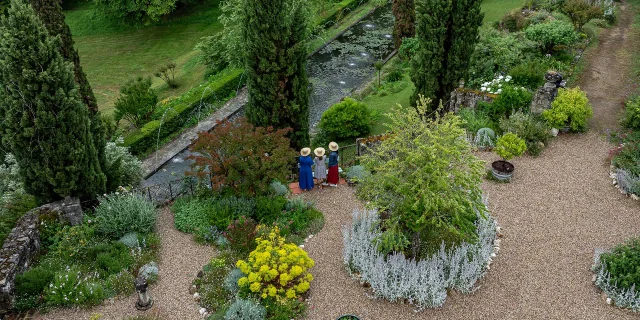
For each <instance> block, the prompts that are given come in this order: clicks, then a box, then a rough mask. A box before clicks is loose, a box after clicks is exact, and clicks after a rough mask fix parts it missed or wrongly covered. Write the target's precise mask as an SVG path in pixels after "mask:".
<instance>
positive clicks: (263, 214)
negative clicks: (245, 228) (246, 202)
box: [255, 197, 287, 223]
mask: <svg viewBox="0 0 640 320" xmlns="http://www.w3.org/2000/svg"><path fill="white" fill-rule="evenodd" d="M286 204H287V199H286V198H284V197H258V198H256V213H255V219H256V220H257V221H258V222H261V223H269V222H273V221H276V219H278V217H279V216H280V215H281V214H282V211H283V210H284V207H285V205H286Z"/></svg>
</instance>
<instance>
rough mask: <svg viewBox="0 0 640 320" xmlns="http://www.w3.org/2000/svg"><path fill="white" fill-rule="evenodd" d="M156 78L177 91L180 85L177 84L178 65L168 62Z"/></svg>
mask: <svg viewBox="0 0 640 320" xmlns="http://www.w3.org/2000/svg"><path fill="white" fill-rule="evenodd" d="M153 75H154V76H156V77H158V78H160V79H162V81H164V82H165V83H166V84H167V85H168V86H169V87H170V88H172V89H175V88H177V87H178V83H177V82H176V63H175V62H168V63H166V64H163V65H162V66H161V67H160V69H158V71H156V73H154V74H153Z"/></svg>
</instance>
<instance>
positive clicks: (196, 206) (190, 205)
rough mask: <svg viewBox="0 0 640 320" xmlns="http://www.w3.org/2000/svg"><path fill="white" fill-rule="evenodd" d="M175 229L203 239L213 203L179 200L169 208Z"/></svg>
mask: <svg viewBox="0 0 640 320" xmlns="http://www.w3.org/2000/svg"><path fill="white" fill-rule="evenodd" d="M171 209H172V211H173V212H174V219H173V223H174V225H175V227H176V229H178V230H180V231H182V232H186V233H194V234H196V235H197V236H199V237H204V235H205V233H206V231H207V228H208V227H209V226H210V224H209V214H210V213H211V211H213V201H212V200H209V199H199V198H188V197H184V198H179V199H178V200H176V202H175V203H174V205H173V207H172V208H171Z"/></svg>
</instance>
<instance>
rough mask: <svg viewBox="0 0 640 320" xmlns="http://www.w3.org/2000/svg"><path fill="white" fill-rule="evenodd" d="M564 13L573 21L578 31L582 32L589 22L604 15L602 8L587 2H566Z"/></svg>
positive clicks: (563, 8)
mask: <svg viewBox="0 0 640 320" xmlns="http://www.w3.org/2000/svg"><path fill="white" fill-rule="evenodd" d="M562 11H563V12H564V13H565V14H566V15H567V16H568V17H569V19H571V22H572V23H573V26H574V27H575V28H576V30H578V31H581V30H582V27H583V26H584V25H585V24H587V22H589V21H591V20H592V19H595V18H600V17H602V16H603V15H604V11H603V10H602V7H601V6H599V5H592V4H591V3H589V2H587V1H586V0H566V1H565V2H564V6H563V7H562Z"/></svg>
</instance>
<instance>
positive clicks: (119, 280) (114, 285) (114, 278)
mask: <svg viewBox="0 0 640 320" xmlns="http://www.w3.org/2000/svg"><path fill="white" fill-rule="evenodd" d="M135 280H136V278H135V277H134V276H133V275H132V274H131V273H130V272H127V271H121V272H119V273H116V274H112V275H110V276H109V277H108V278H107V282H106V285H107V288H109V289H111V290H113V292H114V293H115V294H116V295H117V296H121V297H126V296H129V295H131V294H133V293H134V292H136V287H135V285H134V281H135Z"/></svg>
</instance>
